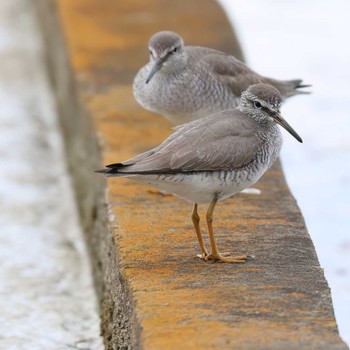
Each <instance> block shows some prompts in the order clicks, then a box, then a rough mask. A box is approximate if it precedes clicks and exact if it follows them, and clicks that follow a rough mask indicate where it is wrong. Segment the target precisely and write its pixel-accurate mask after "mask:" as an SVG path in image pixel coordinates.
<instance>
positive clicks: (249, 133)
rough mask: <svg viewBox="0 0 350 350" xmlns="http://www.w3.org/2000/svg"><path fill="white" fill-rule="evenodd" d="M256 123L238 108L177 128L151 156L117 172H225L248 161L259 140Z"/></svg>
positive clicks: (257, 147)
mask: <svg viewBox="0 0 350 350" xmlns="http://www.w3.org/2000/svg"><path fill="white" fill-rule="evenodd" d="M257 127H258V126H257V123H256V122H255V121H254V120H252V119H250V118H248V117H247V116H246V115H243V114H242V113H241V112H240V111H239V110H238V109H235V110H228V111H223V112H221V113H219V114H216V115H214V116H211V117H206V118H202V119H199V120H196V121H194V122H191V123H187V124H184V125H182V126H180V127H178V128H177V129H176V131H175V133H174V134H172V135H171V141H170V142H169V139H167V140H166V141H165V142H164V143H163V144H162V145H160V146H158V147H157V148H156V149H154V151H155V152H154V153H153V154H150V155H149V156H148V157H145V158H143V159H142V160H140V161H138V162H136V163H135V164H133V165H130V166H127V167H123V168H122V169H120V170H119V171H120V172H125V173H132V172H138V173H150V172H154V173H156V172H158V173H159V172H179V171H181V172H191V171H205V170H208V171H215V170H228V169H233V168H238V167H241V166H244V165H245V164H248V163H249V162H251V161H252V160H253V159H254V157H255V155H256V152H257V150H258V149H259V147H260V146H261V140H260V138H259V137H258V134H257V133H256V129H257Z"/></svg>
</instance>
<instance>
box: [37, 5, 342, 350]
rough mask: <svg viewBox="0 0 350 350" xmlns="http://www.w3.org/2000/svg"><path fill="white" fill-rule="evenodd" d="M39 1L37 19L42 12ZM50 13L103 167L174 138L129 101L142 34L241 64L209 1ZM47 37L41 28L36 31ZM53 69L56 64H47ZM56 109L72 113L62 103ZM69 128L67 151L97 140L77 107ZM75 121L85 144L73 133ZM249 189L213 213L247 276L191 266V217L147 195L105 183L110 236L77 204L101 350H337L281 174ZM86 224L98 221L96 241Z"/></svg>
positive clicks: (90, 159)
mask: <svg viewBox="0 0 350 350" xmlns="http://www.w3.org/2000/svg"><path fill="white" fill-rule="evenodd" d="M40 3H41V4H42V7H41V9H42V10H43V8H44V7H45V6H46V5H43V4H44V3H45V2H44V1H40ZM57 4H58V9H59V14H60V18H61V23H62V26H63V29H64V32H65V36H66V41H67V46H68V51H69V56H70V59H71V63H72V67H73V76H74V78H75V81H76V82H77V84H78V91H79V99H80V101H81V103H82V109H83V110H84V111H87V113H88V114H90V115H91V116H92V117H93V120H94V122H95V125H96V128H97V132H98V134H99V136H100V141H101V142H100V144H101V148H102V151H103V158H104V160H103V162H104V163H109V162H114V161H118V160H123V159H126V158H128V157H130V156H132V155H135V154H136V153H139V152H141V151H144V150H145V149H147V148H149V147H152V146H154V145H156V144H158V143H159V142H160V141H162V140H163V139H164V137H165V136H166V135H168V134H169V133H170V130H169V126H170V125H169V124H168V123H167V122H166V121H165V120H163V119H162V118H161V117H157V116H154V115H152V114H151V113H149V112H147V111H145V110H142V109H141V107H139V106H138V105H137V104H136V102H135V101H134V99H133V97H132V94H131V83H132V79H133V76H134V75H135V73H136V71H137V69H138V68H139V67H141V66H142V65H143V64H144V63H145V62H146V61H147V59H148V58H147V56H148V53H147V46H146V44H147V41H148V38H149V36H150V35H151V34H152V33H154V32H155V31H157V30H161V29H170V30H175V31H178V32H180V33H181V34H182V35H183V36H184V38H185V40H186V42H188V43H193V44H200V45H208V46H211V47H215V48H217V49H221V50H225V51H229V52H235V51H236V53H237V54H239V53H238V52H237V45H233V44H234V40H233V36H232V32H231V31H230V28H229V25H228V23H227V21H226V18H225V17H224V15H223V13H222V11H221V9H220V8H219V7H218V5H217V4H216V3H215V2H213V1H201V2H200V5H199V2H197V1H189V0H187V1H176V2H175V1H170V0H167V1H164V0H163V1H160V0H159V1H156V0H153V1H147V2H144V1H128V2H121V1H118V2H117V1H112V0H110V1H104V2H101V1H98V0H75V1H71V0H57ZM50 25H51V24H50V23H49V21H47V20H46V27H48V28H50ZM236 44H237V43H236ZM51 45H52V46H54V43H51ZM60 48H61V49H62V47H60V46H59V45H58V46H57V47H56V48H55V47H52V48H51V49H52V52H59V49H60ZM51 61H53V62H57V58H56V55H54V54H52V56H51ZM51 61H50V60H49V62H51ZM54 75H55V76H56V80H55V79H54V81H56V83H57V82H58V83H57V91H63V92H64V91H66V90H67V86H68V87H69V86H71V83H69V84H66V85H64V84H65V82H62V81H61V83H60V82H59V79H58V78H57V76H58V75H59V73H58V72H54ZM68 91H69V90H68ZM63 94H64V93H63ZM60 96H62V94H61V95H60ZM66 97H70V96H69V94H66ZM64 102H65V103H67V104H69V103H73V104H74V101H73V102H72V101H71V100H70V99H69V98H68V100H67V101H65V100H64V99H62V101H61V104H64ZM70 117H71V119H73V120H71V119H69V118H66V119H65V120H64V121H63V124H64V126H65V128H66V129H69V130H70V131H68V132H66V135H67V137H68V138H69V139H68V147H67V149H68V151H70V147H71V146H70V145H71V144H72V143H73V141H72V140H81V139H82V143H81V147H82V148H83V147H85V146H86V147H88V144H87V143H86V141H87V140H91V141H92V142H93V137H90V136H89V135H88V134H87V133H88V132H90V130H91V129H90V127H89V128H84V125H85V122H86V123H87V125H88V123H89V122H88V120H86V119H85V118H86V112H84V113H82V112H81V111H80V110H79V108H77V113H76V114H75V115H70ZM75 123H78V125H81V126H82V127H83V128H84V132H81V131H80V130H76V129H74V124H75ZM81 134H82V136H81ZM90 147H91V148H94V146H93V145H90ZM91 148H89V150H91ZM89 150H88V152H85V156H84V154H83V152H82V151H81V154H82V158H81V159H79V157H78V156H77V155H76V153H75V152H76V150H75V152H73V153H72V156H71V159H72V162H71V169H72V172H73V173H74V174H75V175H77V174H79V171H80V172H81V170H82V169H84V170H85V171H88V169H87V168H88V166H89V165H90V166H93V165H94V164H93V163H94V162H95V160H94V157H95V153H89ZM74 159H75V162H74V161H73V160H74ZM84 160H86V162H84ZM101 165H102V164H99V166H101ZM77 168H79V170H77ZM92 170H93V168H91V169H89V171H92ZM85 180H86V183H89V181H91V183H90V187H89V188H88V190H89V191H90V193H91V192H92V193H93V196H94V195H96V196H97V198H98V199H99V197H98V186H99V185H100V184H101V183H102V182H101V180H100V178H98V177H97V176H96V177H95V178H94V179H91V178H87V175H84V177H83V178H82V182H84V181H85ZM78 182H79V178H77V179H76V183H77V186H78V187H79V184H78ZM259 188H260V189H262V191H263V192H262V195H261V196H245V195H239V196H237V197H236V198H233V199H230V200H227V201H226V202H224V203H221V204H220V205H219V206H218V208H217V210H216V220H215V228H216V230H217V235H218V237H219V241H220V243H219V246H220V248H221V249H223V250H232V251H237V252H241V253H249V254H253V255H255V256H256V260H254V261H250V262H248V263H247V264H245V265H224V264H205V263H203V262H202V261H199V260H197V259H196V258H194V256H195V254H196V252H197V251H198V248H197V243H196V238H195V234H194V232H193V228H192V225H191V220H190V211H191V207H190V205H188V204H186V203H184V202H182V201H181V200H179V199H175V198H173V197H167V196H160V195H159V194H157V193H154V192H152V190H151V189H150V188H148V187H146V186H142V185H139V184H136V183H133V182H131V181H129V180H123V179H114V180H111V181H109V183H108V188H107V198H106V200H107V203H108V206H109V208H108V213H109V214H108V218H109V223H108V230H106V229H105V228H104V227H103V215H104V214H103V212H102V211H101V210H100V209H101V207H99V206H97V207H95V206H94V205H93V204H92V202H89V201H87V202H85V205H86V206H85V207H84V206H81V210H82V211H83V218H84V217H85V218H87V220H89V224H88V225H86V224H85V227H88V228H89V230H88V233H90V238H89V240H90V242H94V245H91V248H92V252H93V256H94V264H95V271H96V272H97V273H98V272H99V273H98V274H97V276H98V277H97V278H96V281H97V283H100V282H102V283H103V286H102V287H103V288H100V289H99V290H100V293H101V298H102V310H101V315H102V321H103V322H102V331H103V333H104V337H105V344H106V345H107V348H108V349H121V348H144V349H152V350H153V349H178V348H186V349H199V348H202V347H205V348H209V349H215V348H217V349H219V348H220V349H234V348H237V349H238V348H239V349H257V348H260V349H345V348H346V346H345V345H344V344H343V343H342V341H341V340H340V339H339V337H338V334H337V328H336V324H335V320H334V315H333V310H332V304H331V299H330V295H329V288H328V286H327V283H326V281H325V279H324V276H323V271H322V270H321V269H320V267H319V264H318V261H317V257H316V254H315V250H314V247H313V245H312V242H311V240H310V238H309V236H308V233H307V231H306V229H305V225H304V222H303V218H302V216H301V214H300V212H299V210H298V208H297V206H296V203H295V201H294V199H293V198H292V196H291V195H290V193H289V191H288V188H287V186H286V184H285V181H284V178H283V174H282V171H281V169H280V167H279V165H278V164H277V165H276V166H275V167H274V168H273V169H272V170H271V171H270V172H269V173H268V174H267V175H266V176H265V177H264V178H263V179H262V181H261V182H260V184H259ZM84 196H85V197H84ZM84 196H83V197H81V198H93V196H92V195H91V194H90V195H89V194H85V195H84ZM89 203H90V204H89ZM89 206H90V207H91V208H89ZM93 208H95V209H93ZM84 210H85V211H84ZM87 213H90V214H91V213H92V214H94V215H93V216H94V218H95V219H97V220H96V221H95V222H97V223H98V222H100V224H98V225H99V226H96V227H95V230H96V231H95V232H93V230H92V229H93V228H94V227H93V224H94V223H93V222H92V221H91V219H89V218H88V215H87ZM101 215H102V216H101ZM99 220H100V221H99ZM91 228H92V229H91ZM108 232H110V234H111V236H109V233H108ZM110 237H112V238H113V244H112V240H111V238H110ZM97 238H98V239H97Z"/></svg>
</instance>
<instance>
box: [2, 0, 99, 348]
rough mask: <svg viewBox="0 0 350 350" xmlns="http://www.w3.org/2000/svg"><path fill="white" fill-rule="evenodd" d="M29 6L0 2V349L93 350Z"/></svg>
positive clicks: (85, 290) (92, 326)
mask: <svg viewBox="0 0 350 350" xmlns="http://www.w3.org/2000/svg"><path fill="white" fill-rule="evenodd" d="M30 4H31V2H30V1H28V0H7V1H0V62H1V65H0V106H1V108H0V227H1V230H0V266H1V270H0V310H1V311H0V329H1V336H0V349H4V350H5V349H6V350H22V349H35V350H47V349H55V350H61V349H62V350H65V349H71V348H72V349H84V350H97V349H102V342H101V338H100V337H99V316H98V310H97V302H96V298H95V294H94V291H93V287H92V278H91V271H90V269H89V266H90V264H89V261H88V258H87V253H86V249H85V246H84V244H83V242H84V239H83V235H82V232H81V229H80V225H79V222H78V215H77V211H76V208H75V205H74V198H73V192H72V189H71V184H70V181H69V177H68V174H67V169H66V164H65V156H64V152H63V145H62V139H61V135H60V132H59V128H58V126H57V116H56V114H55V113H56V112H55V108H54V100H53V96H52V93H51V91H50V87H49V84H48V78H47V76H46V75H45V70H44V69H43V67H44V66H45V65H44V61H43V47H42V43H41V42H40V40H39V38H40V32H39V30H38V28H37V27H36V23H35V20H34V14H33V13H32V11H31V10H32V9H31V7H30ZM14 24H16V25H14Z"/></svg>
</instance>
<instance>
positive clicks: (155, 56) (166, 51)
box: [146, 31, 185, 84]
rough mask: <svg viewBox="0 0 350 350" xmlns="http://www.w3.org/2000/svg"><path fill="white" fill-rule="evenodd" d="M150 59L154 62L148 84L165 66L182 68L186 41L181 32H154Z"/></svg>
mask: <svg viewBox="0 0 350 350" xmlns="http://www.w3.org/2000/svg"><path fill="white" fill-rule="evenodd" d="M148 48H149V53H150V61H151V62H152V63H153V66H152V68H151V71H150V73H149V74H148V77H147V79H146V84H147V83H148V82H149V81H150V80H151V79H152V77H153V76H154V75H155V74H156V73H157V72H158V71H159V70H160V69H161V68H163V67H166V68H167V69H168V70H172V69H180V67H181V64H182V63H183V62H184V61H185V54H184V52H185V50H184V42H183V40H182V38H181V36H180V35H179V34H176V33H174V32H170V31H162V32H158V33H156V34H154V35H153V36H152V37H151V39H150V40H149V43H148Z"/></svg>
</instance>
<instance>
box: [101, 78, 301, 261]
mask: <svg viewBox="0 0 350 350" xmlns="http://www.w3.org/2000/svg"><path fill="white" fill-rule="evenodd" d="M281 103H282V97H281V95H280V93H279V92H278V90H277V89H275V88H274V87H272V86H269V85H266V84H257V85H252V86H250V87H249V88H248V89H247V91H245V92H244V93H243V94H242V99H241V102H240V104H239V106H238V107H237V108H235V109H230V110H225V111H222V112H219V113H216V114H214V115H212V116H208V117H205V118H201V119H198V120H194V121H192V122H189V123H186V124H183V125H181V126H178V127H176V129H175V132H174V133H173V134H172V135H170V136H169V137H168V138H167V139H166V140H165V141H164V142H163V143H162V144H160V145H159V146H158V147H155V148H154V149H151V150H150V151H147V152H145V153H142V154H140V155H138V156H136V157H134V158H131V159H129V160H126V161H124V162H122V163H116V164H111V165H107V167H106V168H105V169H102V170H97V172H99V173H102V174H104V175H105V176H109V177H128V178H130V179H132V180H135V181H139V182H142V183H145V184H149V185H152V186H155V187H157V188H159V189H161V190H163V191H166V192H169V193H172V194H174V195H176V196H178V197H181V198H184V199H186V200H187V201H189V202H192V203H193V204H194V206H193V212H192V220H193V224H194V228H195V231H196V233H197V238H198V241H199V246H200V249H201V254H200V257H201V258H202V259H204V260H205V261H207V260H214V261H222V262H229V263H242V262H245V261H246V260H247V259H248V258H249V255H239V256H231V255H230V254H227V253H224V254H220V253H219V251H218V248H217V245H216V241H215V236H214V231H213V227H212V221H213V212H214V208H215V205H216V203H217V201H219V200H223V199H225V198H228V197H230V196H232V195H234V194H235V193H238V192H240V191H242V190H243V189H245V188H247V187H248V186H250V185H252V184H253V183H255V182H256V181H258V179H259V178H260V177H261V176H262V175H263V174H264V173H265V171H266V170H267V169H268V168H269V167H270V166H271V165H272V164H273V162H274V161H275V160H276V158H277V157H278V155H279V152H280V150H281V147H282V135H281V131H280V129H279V127H278V126H277V124H279V125H281V126H282V127H283V128H285V129H286V130H287V131H288V132H289V133H290V134H291V135H293V136H294V137H295V138H296V139H297V140H298V141H299V142H302V140H301V138H300V136H299V135H298V134H297V133H296V132H295V131H294V130H293V128H292V127H291V126H290V125H289V124H288V123H287V122H286V121H285V119H283V118H282V116H281V114H280V111H279V108H280V105H281ZM202 203H210V205H209V209H208V211H207V215H206V219H207V226H208V231H209V236H210V242H211V252H210V253H209V252H208V251H207V249H206V247H205V246H204V243H203V239H202V235H201V231H200V227H199V216H198V213H197V206H198V204H202Z"/></svg>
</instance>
